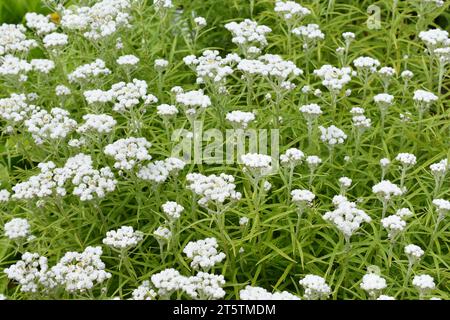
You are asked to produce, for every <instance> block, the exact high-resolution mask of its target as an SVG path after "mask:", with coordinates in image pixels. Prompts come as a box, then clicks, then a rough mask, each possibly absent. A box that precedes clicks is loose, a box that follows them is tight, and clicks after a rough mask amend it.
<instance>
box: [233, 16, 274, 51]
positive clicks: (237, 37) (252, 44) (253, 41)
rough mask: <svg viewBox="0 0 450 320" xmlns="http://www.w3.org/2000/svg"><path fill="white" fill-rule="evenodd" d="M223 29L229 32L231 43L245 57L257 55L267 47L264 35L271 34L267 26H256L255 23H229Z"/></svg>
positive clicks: (247, 21) (246, 20)
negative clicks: (237, 47) (235, 45)
mask: <svg viewBox="0 0 450 320" xmlns="http://www.w3.org/2000/svg"><path fill="white" fill-rule="evenodd" d="M225 29H227V30H228V31H230V32H231V34H232V36H233V38H232V39H231V41H232V42H233V43H235V44H237V45H238V46H239V48H240V49H241V51H242V53H243V54H244V55H245V56H251V55H257V54H259V53H260V51H261V50H260V49H261V48H264V47H265V46H266V45H267V39H266V34H267V33H269V32H271V31H272V29H270V28H269V27H267V26H264V25H258V23H256V22H255V21H252V20H250V19H245V20H244V21H242V22H240V23H237V22H234V21H233V22H229V23H227V24H225Z"/></svg>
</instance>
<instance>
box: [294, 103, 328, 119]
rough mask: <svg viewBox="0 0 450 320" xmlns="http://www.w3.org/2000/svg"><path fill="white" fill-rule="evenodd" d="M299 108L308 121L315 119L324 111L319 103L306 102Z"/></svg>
mask: <svg viewBox="0 0 450 320" xmlns="http://www.w3.org/2000/svg"><path fill="white" fill-rule="evenodd" d="M299 110H300V112H301V113H302V114H303V116H304V117H305V119H306V121H308V122H312V121H314V119H316V118H317V117H319V116H320V115H321V114H322V113H323V112H322V109H320V106H319V105H318V104H317V103H310V104H305V105H303V106H301V107H300V109H299Z"/></svg>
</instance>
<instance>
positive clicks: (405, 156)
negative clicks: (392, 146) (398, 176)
mask: <svg viewBox="0 0 450 320" xmlns="http://www.w3.org/2000/svg"><path fill="white" fill-rule="evenodd" d="M395 160H397V161H398V162H400V163H401V164H402V166H403V167H406V168H408V167H412V166H414V165H415V164H416V162H417V161H416V156H415V155H413V154H411V153H399V154H398V155H397V156H396V157H395Z"/></svg>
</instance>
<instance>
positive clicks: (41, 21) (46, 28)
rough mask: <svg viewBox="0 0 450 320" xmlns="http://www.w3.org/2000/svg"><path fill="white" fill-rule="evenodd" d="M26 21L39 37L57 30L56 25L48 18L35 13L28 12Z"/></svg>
mask: <svg viewBox="0 0 450 320" xmlns="http://www.w3.org/2000/svg"><path fill="white" fill-rule="evenodd" d="M25 21H26V25H27V27H28V28H31V29H35V30H36V33H37V35H39V36H40V35H44V34H47V33H50V32H53V31H55V30H56V28H57V27H56V25H55V24H54V23H53V22H51V21H50V19H49V17H48V16H44V15H42V14H39V13H35V12H27V13H26V14H25Z"/></svg>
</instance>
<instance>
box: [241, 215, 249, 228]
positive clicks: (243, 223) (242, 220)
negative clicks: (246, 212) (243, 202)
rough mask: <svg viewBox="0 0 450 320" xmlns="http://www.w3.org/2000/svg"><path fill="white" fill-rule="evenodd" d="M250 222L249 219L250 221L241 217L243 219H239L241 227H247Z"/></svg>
mask: <svg viewBox="0 0 450 320" xmlns="http://www.w3.org/2000/svg"><path fill="white" fill-rule="evenodd" d="M248 222H249V219H248V218H247V217H241V218H240V219H239V225H241V226H245V225H247V224H248Z"/></svg>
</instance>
